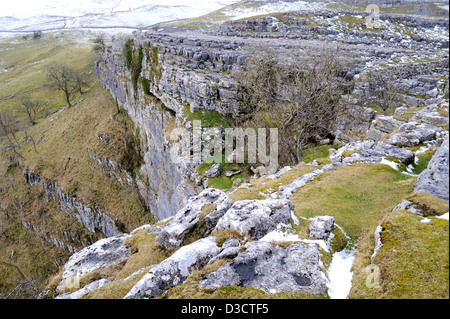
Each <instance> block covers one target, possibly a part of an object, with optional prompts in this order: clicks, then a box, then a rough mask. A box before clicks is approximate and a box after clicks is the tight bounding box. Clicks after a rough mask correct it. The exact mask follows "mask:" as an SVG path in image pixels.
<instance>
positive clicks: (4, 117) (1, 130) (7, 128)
mask: <svg viewBox="0 0 450 319" xmlns="http://www.w3.org/2000/svg"><path fill="white" fill-rule="evenodd" d="M18 130H19V128H18V125H17V122H16V120H15V119H14V117H13V116H12V115H11V113H7V112H1V111H0V137H2V136H5V137H6V140H7V144H6V145H5V147H4V151H12V152H13V153H15V154H16V155H18V156H19V157H23V156H22V155H21V154H20V153H19V151H18V150H19V149H20V143H19V140H18V139H17V136H16V132H17V131H18Z"/></svg>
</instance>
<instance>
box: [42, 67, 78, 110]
mask: <svg viewBox="0 0 450 319" xmlns="http://www.w3.org/2000/svg"><path fill="white" fill-rule="evenodd" d="M47 80H48V85H49V86H50V88H53V89H56V90H61V91H63V92H64V95H65V98H66V102H67V105H68V106H69V107H71V106H72V104H71V102H70V99H71V98H72V95H73V94H74V93H75V92H77V91H78V90H79V89H80V86H79V83H78V81H77V72H76V71H75V70H73V69H72V68H69V67H68V66H67V65H65V64H56V65H53V66H51V67H50V68H49V70H48V74H47Z"/></svg>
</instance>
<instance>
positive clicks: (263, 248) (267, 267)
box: [199, 241, 326, 294]
mask: <svg viewBox="0 0 450 319" xmlns="http://www.w3.org/2000/svg"><path fill="white" fill-rule="evenodd" d="M245 247H246V248H247V249H246V250H245V251H244V252H241V253H240V254H239V255H238V256H237V257H236V258H234V259H233V260H232V261H231V262H230V263H228V264H227V265H225V266H223V267H221V268H219V270H217V271H216V272H213V273H211V274H209V275H208V276H207V277H206V279H204V280H201V281H200V282H199V288H201V289H217V288H220V287H227V286H239V287H254V288H257V289H262V290H264V291H265V292H266V293H279V292H287V291H306V292H310V293H312V294H321V293H324V292H325V291H326V282H325V277H324V275H323V273H322V272H321V270H320V267H319V256H320V255H319V250H318V247H317V246H316V245H308V244H291V245H290V246H289V247H287V248H286V249H284V248H281V247H279V246H278V247H276V248H274V247H273V244H272V243H268V242H261V241H257V242H249V243H247V244H246V245H245Z"/></svg>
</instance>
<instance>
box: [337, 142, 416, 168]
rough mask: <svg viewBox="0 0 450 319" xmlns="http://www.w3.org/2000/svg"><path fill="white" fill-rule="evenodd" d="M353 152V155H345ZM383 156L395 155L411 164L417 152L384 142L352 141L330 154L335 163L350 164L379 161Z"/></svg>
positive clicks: (406, 163) (403, 161)
mask: <svg viewBox="0 0 450 319" xmlns="http://www.w3.org/2000/svg"><path fill="white" fill-rule="evenodd" d="M349 153H352V154H351V156H345V155H346V154H349ZM383 157H394V158H396V159H398V160H399V161H401V162H402V163H404V164H405V165H409V164H411V163H414V159H415V154H414V153H413V152H411V151H409V150H407V149H405V148H400V147H397V146H394V145H391V144H387V143H384V142H375V141H364V142H352V143H349V144H347V145H345V146H344V147H341V148H340V149H339V150H338V151H337V152H336V153H334V154H332V155H331V156H330V160H331V162H332V163H333V164H338V163H344V164H350V163H355V162H365V163H379V162H381V160H382V158H383Z"/></svg>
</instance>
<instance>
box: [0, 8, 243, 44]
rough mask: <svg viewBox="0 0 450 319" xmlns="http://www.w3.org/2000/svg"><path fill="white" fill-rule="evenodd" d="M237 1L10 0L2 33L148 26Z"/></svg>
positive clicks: (1, 17)
mask: <svg viewBox="0 0 450 319" xmlns="http://www.w3.org/2000/svg"><path fill="white" fill-rule="evenodd" d="M236 2H238V0H191V1H182V0H166V1H164V2H163V3H161V1H157V0H121V1H118V0H80V1H69V0H42V1H34V0H17V1H9V2H5V3H2V10H1V11H0V37H10V36H12V34H11V33H8V32H5V31H17V32H21V31H28V32H30V31H31V32H32V31H35V30H42V31H45V30H55V29H73V28H75V29H77V28H83V29H88V28H114V29H116V30H117V29H118V28H145V27H147V26H150V25H155V24H157V23H161V22H167V21H172V20H178V19H187V18H195V17H198V16H202V15H205V14H208V13H210V12H213V11H215V10H219V9H221V8H223V7H225V6H227V5H230V4H233V3H236ZM2 31H3V32H2ZM97 31H98V30H97ZM101 31H102V32H103V31H105V30H101ZM122 31H127V32H131V31H133V30H132V29H128V30H127V29H123V30H122Z"/></svg>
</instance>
